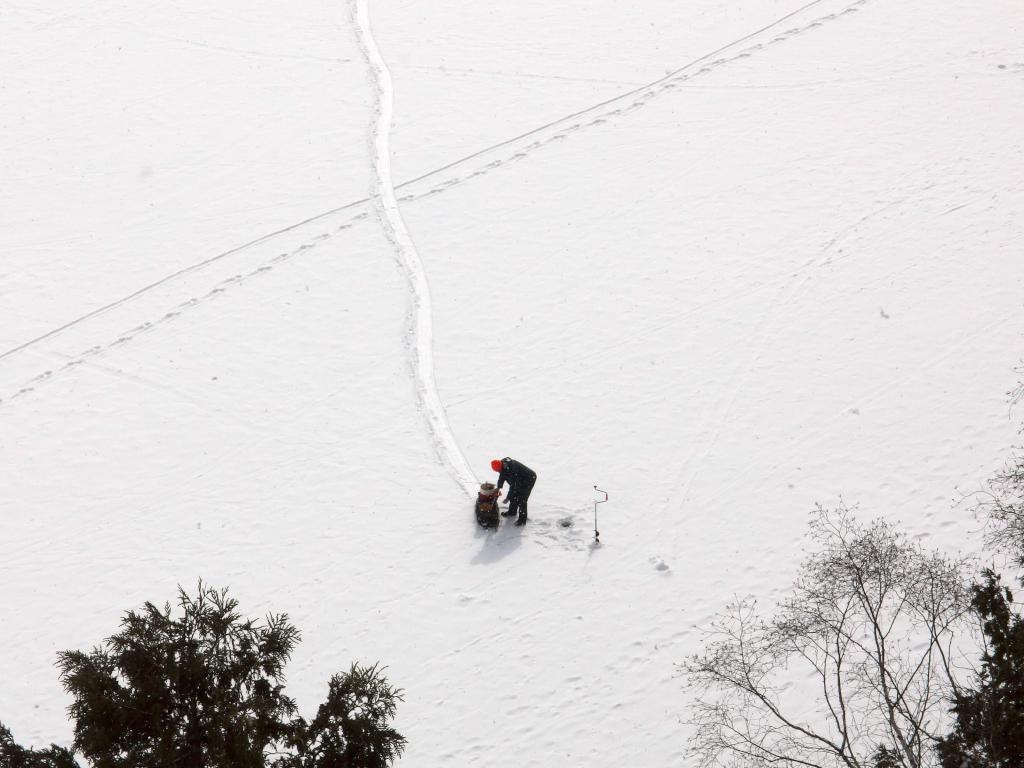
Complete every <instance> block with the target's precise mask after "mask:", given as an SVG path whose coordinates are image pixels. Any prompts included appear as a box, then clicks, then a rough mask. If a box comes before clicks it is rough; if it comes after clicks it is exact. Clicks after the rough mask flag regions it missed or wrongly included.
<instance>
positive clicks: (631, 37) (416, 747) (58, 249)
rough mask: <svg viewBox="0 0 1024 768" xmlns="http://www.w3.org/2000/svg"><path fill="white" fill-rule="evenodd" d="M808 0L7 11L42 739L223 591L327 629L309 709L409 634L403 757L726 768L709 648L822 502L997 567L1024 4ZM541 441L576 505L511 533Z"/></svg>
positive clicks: (16, 588) (761, 591) (9, 638)
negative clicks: (711, 691)
mask: <svg viewBox="0 0 1024 768" xmlns="http://www.w3.org/2000/svg"><path fill="white" fill-rule="evenodd" d="M799 1H800V0H795V1H794V2H784V0H737V2H734V3H729V4H722V3H718V2H711V1H710V0H694V1H693V2H690V3H685V4H684V3H679V2H669V0H645V1H644V2H642V3H611V2H601V3H595V2H584V1H583V0H565V2H561V3H551V2H541V0H517V2H496V1H495V0H475V1H474V2H470V1H469V0H432V2H429V3H427V2H411V0H358V2H356V0H339V1H338V2H331V3H327V2H322V1H321V0H310V2H306V3H294V2H287V3H286V2H283V1H282V0H266V2H262V3H258V4H252V3H244V4H243V3H240V2H237V1H236V0H225V1H224V2H220V3H215V4H212V5H211V4H210V3H206V2H200V1H199V0H181V1H180V2H175V3H170V4H166V3H165V4H151V3H122V2H113V0H91V1H90V2H84V0H63V1H62V2H59V3H43V2H41V1H40V0H15V1H14V2H12V3H7V4H5V5H4V6H3V7H2V8H0V29H2V38H3V42H2V44H0V84H2V87H0V489H2V490H0V532H2V537H0V538H2V542H3V555H2V559H0V591H2V595H3V598H2V601H0V633H2V636H3V638H4V639H3V647H2V650H3V652H2V653H0V720H2V721H3V722H4V723H5V724H6V725H7V726H8V727H10V728H11V730H12V731H13V733H14V735H15V737H16V738H17V739H18V740H19V741H20V742H22V743H24V744H35V745H41V744H44V743H49V742H50V741H57V742H58V743H63V744H67V743H69V742H70V738H71V728H70V725H69V724H68V721H67V718H66V716H65V712H64V708H65V707H66V706H67V704H68V703H69V701H68V699H67V698H66V697H65V696H64V694H63V692H62V690H61V688H60V685H59V683H58V681H57V673H56V670H55V669H54V666H53V664H54V661H55V654H56V652H57V651H58V650H61V649H66V648H87V647H90V646H92V645H93V644H95V643H97V642H98V641H99V640H100V639H102V638H103V637H106V636H107V635H109V634H111V633H112V632H113V631H114V630H115V628H116V624H117V621H118V619H119V617H120V615H121V614H122V613H123V612H124V611H125V610H127V609H129V608H133V607H136V606H138V605H140V604H141V603H142V602H143V601H145V600H154V601H163V600H164V599H171V598H173V596H174V592H175V588H176V585H178V584H179V583H180V584H183V585H186V586H193V585H194V584H195V582H196V580H197V579H199V578H200V577H202V578H203V579H204V580H206V581H208V582H209V583H211V584H212V585H214V586H230V587H231V589H232V593H233V594H234V595H235V596H236V597H237V598H238V599H239V600H240V601H241V604H242V608H243V609H244V610H245V611H247V612H248V613H250V614H253V615H258V614H260V613H263V612H266V611H269V610H274V611H284V612H287V613H289V614H290V615H291V617H292V619H293V621H294V622H295V623H296V624H297V625H298V626H299V628H300V629H301V630H302V631H303V635H304V640H303V642H302V644H301V645H300V646H299V649H298V652H297V654H296V656H295V658H294V660H293V664H292V666H291V675H290V677H289V691H290V692H291V693H292V695H294V696H296V697H297V699H298V703H299V706H300V709H302V711H303V712H304V713H306V714H307V715H309V714H312V712H313V710H314V709H315V707H316V705H317V704H318V703H319V702H320V701H321V700H322V699H323V695H324V692H325V690H326V680H327V678H328V677H329V675H330V674H331V673H332V672H335V671H338V670H341V669H343V668H347V667H348V665H349V663H350V662H351V661H354V660H358V661H364V662H373V661H377V660H380V661H381V662H383V663H384V664H386V665H388V667H389V673H388V674H389V678H390V679H391V680H392V681H393V682H394V683H396V684H397V685H400V686H401V687H403V688H404V689H405V691H406V702H405V704H404V705H403V706H402V707H401V708H400V710H399V718H398V723H397V725H398V728H399V730H400V731H401V732H403V733H404V734H405V735H406V736H407V737H408V739H409V749H408V752H407V754H406V756H405V758H404V759H403V760H402V761H401V762H400V764H401V765H407V766H428V765H451V766H469V765H486V766H489V767H490V768H504V767H506V766H507V767H511V766H546V765H563V766H588V767H602V766H608V767H609V768H610V767H611V766H620V765H635V766H652V767H653V766H670V765H671V766H690V765H692V764H693V761H692V759H691V758H689V757H688V755H687V745H686V739H687V737H688V735H689V733H688V730H687V727H686V726H685V725H684V724H682V723H681V722H680V721H682V720H685V719H686V716H687V711H686V706H687V698H686V693H685V692H684V690H683V681H682V680H681V679H680V678H679V676H678V673H677V671H676V669H675V666H674V665H675V663H676V662H679V661H681V660H682V659H684V658H685V657H686V656H687V655H688V654H691V653H694V652H696V651H697V650H698V649H699V648H700V642H701V634H700V630H699V628H700V627H701V626H702V625H705V624H707V622H708V621H709V620H710V618H711V617H712V616H713V615H714V614H715V613H716V612H717V611H718V610H720V609H721V607H722V606H723V604H724V603H725V602H726V601H727V600H729V599H730V598H731V597H732V596H734V595H743V594H748V593H749V594H755V595H758V596H761V597H763V598H765V599H770V598H771V597H772V596H774V595H777V594H778V593H779V590H780V589H783V588H785V586H786V585H787V583H788V581H789V579H790V578H791V577H792V575H793V572H794V570H795V567H796V564H797V562H798V560H799V557H800V552H801V547H802V536H803V534H804V532H805V530H806V524H807V521H808V516H807V513H808V512H809V511H810V510H811V509H812V507H813V505H814V503H815V502H822V503H824V504H835V503H836V502H837V501H838V500H839V499H840V497H842V498H843V499H845V500H846V502H847V503H851V504H854V503H856V504H859V505H860V510H861V514H862V515H863V516H864V517H870V516H875V515H882V516H885V517H887V518H889V519H892V520H898V521H901V523H902V524H903V525H904V527H905V528H906V529H908V530H909V531H910V532H911V533H912V534H913V535H915V536H920V537H922V538H923V539H924V540H926V541H927V542H928V543H929V544H933V545H935V546H941V547H945V548H947V549H951V550H953V549H959V550H960V551H963V552H970V551H973V550H974V549H975V547H976V546H977V537H976V536H975V533H976V530H975V529H976V524H975V522H974V520H973V519H972V517H971V515H970V513H969V511H968V510H967V509H966V508H965V507H964V505H962V504H960V505H958V504H957V503H956V499H957V498H959V496H960V494H961V492H963V491H968V490H971V489H973V488H976V487H977V484H978V483H979V481H980V480H981V479H983V478H985V477H986V476H988V475H989V473H990V472H991V471H992V469H993V468H994V467H995V466H997V465H998V464H999V463H1000V461H1001V460H1002V458H1004V457H1005V456H1006V454H1007V450H1008V448H1009V446H1010V445H1011V444H1012V443H1013V442H1014V441H1015V439H1016V437H1017V435H1016V428H1015V424H1014V422H1013V421H1011V420H1009V419H1008V418H1007V404H1006V398H1005V394H1004V393H1005V391H1006V390H1007V389H1008V388H1009V387H1010V386H1012V384H1013V383H1014V381H1015V376H1014V374H1013V372H1012V370H1011V369H1012V367H1013V366H1014V365H1015V364H1016V363H1017V362H1018V360H1019V359H1020V357H1021V356H1022V352H1021V350H1022V337H1021V334H1022V331H1024V271H1022V270H1021V264H1022V259H1024V254H1022V251H1024V138H1022V137H1024V129H1022V125H1024V5H1022V4H1021V3H1020V2H1019V0H990V2H987V3H983V4H979V3H977V2H969V1H968V0H948V1H946V2H925V0H903V1H902V2H893V0H856V1H852V0H817V1H816V2H811V3H808V4H806V5H803V6H800V5H799ZM1018 416H1019V414H1018ZM1018 420H1019V419H1018ZM506 455H508V456H512V457H515V458H518V459H520V460H521V461H523V462H525V463H526V464H528V465H530V466H531V467H533V468H534V469H536V470H537V472H538V475H539V480H538V483H537V486H536V489H535V490H534V493H533V496H532V497H531V500H530V501H531V508H530V515H531V517H530V523H529V524H528V525H527V526H526V527H525V528H524V529H518V528H514V527H512V526H506V527H503V528H501V529H500V530H499V531H498V532H497V533H496V534H493V535H484V534H483V533H481V532H480V531H478V530H477V529H476V527H475V524H474V522H473V520H472V505H471V500H470V495H469V494H468V493H467V489H468V488H470V487H471V486H472V485H473V484H474V483H475V482H477V481H478V480H485V479H493V478H494V474H493V473H492V472H491V471H490V468H489V461H490V459H492V458H494V457H500V456H506ZM595 484H596V485H599V486H600V487H602V488H605V489H607V490H608V491H609V492H610V494H611V501H610V502H609V503H608V504H606V505H604V506H603V507H602V508H601V512H600V515H601V518H600V529H601V540H602V544H601V546H600V547H599V548H594V547H592V546H591V542H592V539H593V506H592V501H593V499H594V492H593V486H594V485H595ZM561 522H567V523H571V524H570V525H569V526H568V527H563V525H562V524H560V523H561Z"/></svg>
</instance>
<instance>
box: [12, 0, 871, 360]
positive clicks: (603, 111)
mask: <svg viewBox="0 0 1024 768" xmlns="http://www.w3.org/2000/svg"><path fill="white" fill-rule="evenodd" d="M350 1H351V0H350ZM825 2H832V3H834V4H836V5H838V4H839V3H840V0H810V2H807V3H806V4H804V5H802V6H800V7H799V8H797V9H796V10H794V11H791V12H789V13H787V14H786V15H784V16H781V17H780V18H778V19H776V20H775V21H773V22H771V23H770V24H767V25H765V26H763V27H761V28H759V29H756V30H754V31H753V32H749V33H747V34H745V35H743V36H742V37H739V38H737V39H735V40H733V41H731V42H729V43H727V44H725V45H723V46H721V47H719V48H717V49H715V50H714V51H711V52H710V53H705V54H704V55H703V56H700V57H698V58H696V59H694V60H693V61H691V62H689V63H688V64H685V65H684V66H682V67H677V68H676V69H674V70H672V71H671V72H669V73H668V74H667V75H665V76H663V77H660V78H658V79H656V80H652V81H651V82H650V83H647V84H646V85H643V86H640V87H638V88H633V89H631V90H629V91H626V92H625V93H620V94H619V95H617V96H614V97H612V98H610V99H605V100H604V101H601V102H598V103H597V104H592V105H591V106H589V107H586V108H584V109H581V110H578V111H576V112H572V113H570V114H568V115H564V116H562V117H560V118H558V119H556V120H552V121H550V122H548V123H545V124H544V125H540V126H537V127H536V128H533V129H531V130H529V131H526V132H525V133H521V134H519V135H517V136H513V137H512V138H509V139H503V140H502V141H499V142H497V143H494V144H491V145H489V146H486V147H483V148H482V149H479V150H477V151H475V152H472V153H470V154H468V155H465V156H464V157H460V158H458V159H457V160H453V161H451V162H449V163H446V164H445V165H442V166H440V167H438V168H434V169H433V170H431V171H428V172H426V173H424V174H421V175H420V176H417V177H415V178H412V179H407V180H406V181H403V182H402V183H400V184H398V185H396V186H395V187H394V188H395V189H403V188H406V187H409V186H414V185H416V184H418V183H419V182H422V181H426V180H428V179H432V178H433V177H435V176H439V175H441V174H443V173H445V172H446V171H449V170H452V169H455V168H457V167H459V166H462V165H464V164H466V163H469V162H471V161H473V160H476V159H480V158H484V157H485V156H487V155H489V154H491V153H492V152H495V151H497V150H501V149H505V148H507V147H508V148H511V149H515V146H516V145H517V144H519V143H520V142H522V141H523V140H524V139H527V138H530V137H533V136H535V135H538V134H542V133H544V132H546V131H551V130H555V131H558V130H559V129H560V127H561V126H563V124H567V123H570V122H571V121H572V120H574V119H578V118H585V117H586V116H588V115H590V114H591V113H598V116H597V117H596V118H595V119H592V120H590V122H583V123H577V124H575V125H569V126H567V127H566V128H564V129H563V131H564V132H562V133H557V134H556V135H555V136H554V137H549V138H548V139H547V140H541V141H534V142H533V143H532V144H530V145H528V146H526V147H523V148H522V149H520V150H519V151H516V152H515V154H513V155H511V157H507V158H505V159H503V160H498V161H496V162H492V163H488V164H487V165H485V166H483V167H482V168H480V169H478V170H477V171H476V172H475V173H471V174H469V175H467V176H464V177H461V178H460V177H454V178H450V179H448V180H446V181H443V182H438V183H437V184H436V185H435V187H434V188H433V189H430V190H428V191H427V192H424V193H422V194H415V193H414V194H409V195H406V196H405V197H403V198H402V200H403V201H405V202H410V201H412V200H417V199H420V198H424V197H429V196H431V195H433V194H437V193H438V192H442V191H444V190H445V189H447V188H448V187H450V186H452V185H454V184H458V183H460V182H462V181H465V180H466V179H468V178H472V177H476V176H482V175H484V174H486V173H487V172H488V171H489V170H493V169H494V168H497V167H500V166H502V165H507V164H509V163H511V162H514V161H516V160H519V159H521V158H523V157H525V156H526V155H527V154H528V153H529V152H532V151H533V150H535V149H538V148H540V147H541V146H544V145H545V144H548V143H550V142H551V141H552V140H559V139H562V138H565V136H566V135H567V134H568V133H571V132H575V131H577V130H581V129H583V128H586V127H589V126H594V125H601V124H603V123H605V122H607V118H609V117H613V116H617V115H621V114H625V113H627V112H631V111H632V110H633V109H636V108H638V107H640V106H643V105H644V104H645V103H646V102H647V101H649V100H650V99H651V98H653V97H655V96H657V95H659V94H661V93H665V92H667V91H670V90H672V89H674V88H676V87H677V85H678V84H679V83H681V82H685V81H687V80H690V79H692V78H693V77H696V76H698V75H701V74H706V73H708V72H711V71H714V70H715V69H717V68H718V67H720V66H722V65H724V64H728V63H730V62H733V61H736V60H739V59H744V58H747V57H749V56H752V55H753V54H754V53H756V52H759V51H763V50H765V49H766V48H767V47H768V46H770V45H773V44H776V43H781V42H784V41H785V40H787V39H789V38H791V37H793V36H795V35H799V34H802V33H804V32H808V31H810V30H811V29H814V28H816V27H820V26H822V25H823V24H825V23H827V22H830V21H834V20H835V19H837V18H840V17H842V16H844V15H846V14H849V13H855V12H856V11H857V8H858V6H863V5H866V4H867V2H868V0H854V1H853V2H852V3H849V4H847V5H843V6H841V9H840V10H836V11H834V12H832V13H827V14H824V15H822V16H819V17H817V18H814V19H812V20H811V21H810V22H809V23H805V24H803V25H802V26H798V27H794V28H791V29H789V30H786V31H785V32H783V33H781V34H779V35H777V36H776V37H775V38H773V39H771V40H769V41H768V42H767V43H758V44H755V45H751V46H749V47H748V48H745V49H742V50H740V51H739V52H737V53H733V54H730V55H725V54H727V53H729V52H730V51H732V49H734V48H736V47H737V46H739V45H742V44H743V43H746V42H748V41H751V40H753V39H755V38H758V37H759V36H761V35H763V34H765V33H767V32H770V31H771V30H773V29H775V28H776V27H778V26H780V25H782V24H784V23H786V22H788V21H795V20H796V19H797V18H798V17H799V16H801V15H803V14H804V13H806V12H807V11H809V10H811V9H813V8H815V7H817V6H819V5H821V4H823V3H825ZM370 40H372V37H371V38H370ZM365 55H366V54H365V52H364V56H365ZM719 55H721V56H722V57H721V58H718V59H714V60H712V57H714V56H719ZM698 65H703V66H702V67H701V68H700V69H699V70H697V71H695V72H692V70H693V69H694V68H695V67H697V66H698ZM385 71H386V68H385ZM387 77H388V81H389V83H390V73H388V75H387ZM630 98H633V99H635V101H634V103H632V104H631V105H629V106H626V107H621V108H617V109H609V108H610V107H614V106H615V105H616V104H618V103H619V102H622V101H625V100H627V99H630ZM372 199H373V198H372V196H370V197H364V198H361V199H359V200H353V201H352V202H350V203H346V204H345V205H341V206H338V207H336V208H332V209H330V210H329V211H323V212H322V213H318V214H315V215H313V216H310V217H309V218H307V219H303V220H302V221H299V222H296V223H294V224H290V225H288V226H286V227H283V228H281V229H278V230H275V231H274V232H268V233H267V234H265V235H262V236H260V237H257V238H256V239H254V240H250V241H249V242H247V243H243V244H242V245H239V246H236V247H234V248H231V249H229V250H227V251H224V252H222V253H219V254H217V255H215V256H210V257H208V258H206V259H203V260H202V261H199V262H196V263H195V264H191V265H189V266H186V267H184V268H182V269H180V270H178V271H176V272H173V273H171V274H169V275H166V276H164V277H162V278H160V279H158V280H156V281H154V282H152V283H149V284H148V285H145V286H142V287H141V288H139V289H137V290H136V291H134V292H132V293H130V294H128V295H126V296H123V297H122V298H120V299H117V300H115V301H112V302H111V303H109V304H106V305H104V306H102V307H98V308H96V309H94V310H92V311H90V312H87V313H86V314H84V315H81V316H79V317H77V318H74V319H73V320H70V321H68V322H66V323H64V324H63V325H61V326H59V327H57V328H53V329H51V330H50V331H47V332H46V333H43V334H41V335H39V336H36V337H35V338H32V339H29V340H28V341H25V342H23V343H21V344H18V345H16V346H14V347H12V348H11V349H8V350H5V351H2V352H0V360H3V359H4V358H6V357H10V356H12V355H14V354H16V353H18V352H21V351H22V350H24V349H27V348H29V347H32V346H34V345H36V344H38V343H39V342H42V341H45V340H47V339H50V338H52V337H54V336H57V335H58V334H60V333H62V332H64V331H66V330H68V329H69V328H73V327H75V326H77V325H79V324H81V323H84V322H86V321H88V320H90V319H92V318H93V317H97V316H99V315H102V314H104V313H106V312H108V311H110V310H112V309H116V308H118V307H120V306H122V305H123V304H126V303H128V302H130V301H132V300H133V299H135V298H137V297H139V296H141V295H143V294H145V293H148V292H149V291H151V290H153V289H154V288H158V287H160V286H162V285H164V284H165V283H168V282H170V281H172V280H174V279H176V278H178V277H181V276H183V275H187V274H189V273H192V272H196V271H199V270H201V269H203V268H204V267H207V266H209V265H211V264H214V263H216V262H218V261H221V260H222V259H225V258H227V257H229V256H232V255H234V254H236V253H239V252H242V251H245V250H247V249H249V248H251V247H253V246H255V245H259V244H261V243H264V242H266V241H268V240H271V239H273V238H275V237H277V236H279V235H282V234H285V233H288V232H291V231H292V230H295V229H298V228H300V227H303V226H305V225H307V224H312V223H315V222H320V221H322V220H324V219H326V218H328V217H330V216H334V215H335V214H338V213H342V212H344V211H346V210H349V209H352V208H357V207H359V206H362V205H363V204H364V203H368V202H371V201H372ZM342 228H345V227H342Z"/></svg>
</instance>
